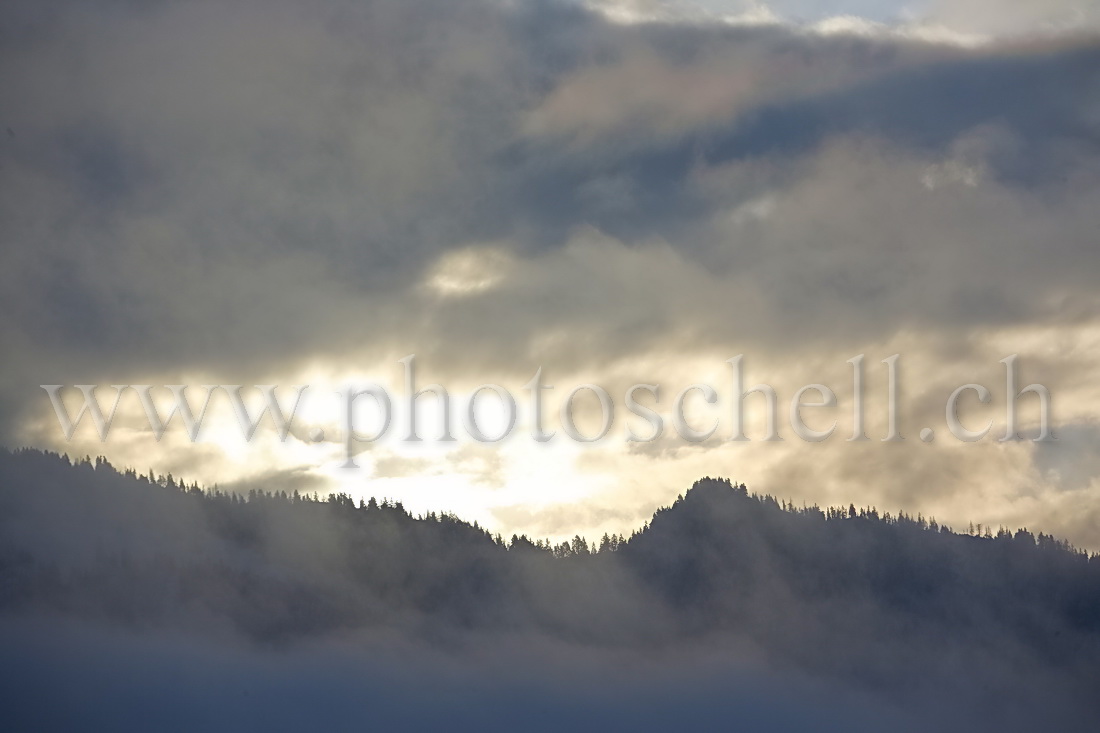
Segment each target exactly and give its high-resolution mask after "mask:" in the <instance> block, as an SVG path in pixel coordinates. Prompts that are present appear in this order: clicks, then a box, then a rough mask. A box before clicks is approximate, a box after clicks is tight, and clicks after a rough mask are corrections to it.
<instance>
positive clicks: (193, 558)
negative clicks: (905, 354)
mask: <svg viewBox="0 0 1100 733" xmlns="http://www.w3.org/2000/svg"><path fill="white" fill-rule="evenodd" d="M0 578H2V581H0V614H2V615H3V616H2V617H3V618H4V619H12V618H35V619H57V620H63V619H75V620H79V621H80V623H82V624H96V625H101V626H103V627H105V628H119V629H142V630H146V631H148V630H153V631H156V630H162V631H172V632H173V633H177V632H178V633H189V634H198V635H200V636H205V637H209V638H234V639H243V640H244V643H247V644H250V645H256V644H258V645H261V646H267V647H275V648H280V647H285V646H286V645H293V644H295V643H298V642H302V641H308V640H316V639H325V638H341V637H342V636H346V635H348V634H355V633H368V632H371V633H373V632H378V631H385V632H386V633H391V634H396V635H399V636H401V637H402V638H409V639H415V640H416V641H417V643H423V644H427V645H430V646H435V647H439V648H447V647H448V645H454V644H456V643H460V642H459V641H458V640H460V639H462V638H468V637H469V636H470V635H476V637H477V638H478V639H481V640H482V643H484V640H490V642H489V643H492V641H491V640H494V639H496V640H504V639H509V640H514V639H516V638H523V639H540V640H542V642H540V643H555V644H564V645H569V646H570V647H571V648H577V647H580V648H584V649H588V650H595V651H594V653H599V651H600V650H604V651H607V652H615V651H621V650H630V651H632V652H639V651H641V652H645V653H661V652H668V651H669V650H679V651H680V652H683V651H684V650H688V649H697V648H700V647H703V648H705V647H707V646H711V647H713V648H717V647H718V646H721V648H723V649H730V650H735V651H731V652H730V653H731V654H736V655H739V658H741V659H755V660H764V663H766V665H767V666H768V668H769V669H776V668H778V669H788V670H796V671H797V672H798V673H799V674H808V675H812V676H815V677H820V678H825V679H829V680H844V681H846V682H845V684H854V685H857V686H858V689H865V690H872V691H874V692H876V693H883V694H885V695H886V697H887V699H889V700H891V701H892V702H894V703H896V702H897V701H898V700H910V701H912V700H913V699H915V698H916V697H918V696H920V695H925V694H940V692H937V690H939V689H940V688H941V687H942V688H944V689H947V688H951V689H952V690H953V691H956V692H957V691H959V690H968V691H967V692H958V694H959V695H961V696H962V697H965V698H967V699H968V700H971V701H973V700H976V699H978V698H979V697H981V696H987V697H988V700H987V702H988V701H989V700H993V699H996V700H998V701H1001V702H998V703H997V704H998V705H1001V704H1002V703H1003V704H1004V705H1005V706H1007V707H1003V708H998V709H999V710H1000V713H999V714H1003V716H1004V720H1005V721H1006V725H1008V727H1009V728H1011V727H1012V726H1011V725H1010V723H1011V722H1012V721H1016V722H1019V721H1022V720H1031V719H1033V718H1034V719H1042V720H1054V719H1061V718H1060V717H1059V715H1057V714H1054V713H1053V712H1052V711H1051V709H1048V708H1047V707H1046V706H1051V708H1056V709H1057V710H1058V711H1060V715H1061V716H1064V717H1065V720H1063V721H1062V723H1061V724H1062V725H1064V726H1066V728H1065V729H1072V728H1073V726H1074V724H1075V723H1076V722H1079V721H1081V720H1083V719H1084V718H1083V717H1082V715H1083V714H1084V713H1083V712H1082V711H1083V710H1084V711H1088V714H1089V715H1091V714H1092V713H1093V712H1095V711H1096V709H1097V707H1100V706H1098V704H1097V702H1096V695H1095V694H1094V693H1095V692H1096V680H1097V679H1100V654H1098V652H1100V643H1098V642H1100V557H1097V556H1093V557H1090V556H1089V555H1088V554H1087V553H1084V552H1081V551H1079V550H1076V549H1074V548H1073V547H1071V546H1070V545H1069V544H1068V543H1066V542H1062V541H1059V540H1056V539H1054V538H1053V537H1050V536H1047V535H1042V534H1040V535H1037V536H1036V535H1033V534H1031V533H1030V532H1028V531H1026V530H1018V531H1015V532H1009V531H1008V530H1005V529H1000V530H998V531H997V532H996V533H995V534H993V533H992V532H990V531H988V530H986V531H983V528H978V529H972V530H970V531H968V532H967V533H964V534H963V533H957V532H954V531H952V530H951V529H950V528H948V527H946V526H942V525H939V524H937V523H936V522H935V521H934V520H926V519H925V518H924V517H920V516H918V517H916V518H914V517H910V516H907V515H905V514H898V515H890V514H879V513H878V511H877V510H875V509H873V508H866V509H859V510H857V509H856V507H854V506H849V507H848V508H847V509H837V508H833V509H824V510H823V509H820V508H818V507H816V506H815V507H795V506H792V505H791V504H788V503H785V502H781V501H777V500H776V499H775V498H773V497H771V496H758V495H754V494H751V493H749V492H748V491H747V489H746V487H745V486H744V485H738V484H734V483H731V482H730V481H727V480H724V479H712V478H705V479H702V480H700V481H698V482H696V483H695V485H694V486H693V487H692V488H691V489H690V490H689V491H687V492H686V494H684V495H683V496H682V497H680V498H679V499H677V501H676V502H675V503H674V504H673V505H672V506H670V507H667V508H663V509H660V510H658V511H657V512H656V513H655V514H654V516H653V518H652V520H651V521H650V522H648V523H647V524H646V525H645V526H644V527H643V528H642V529H640V530H638V531H636V532H635V533H634V534H633V535H632V536H630V537H629V538H626V537H610V536H604V537H603V538H602V539H601V540H600V541H599V542H596V543H591V544H590V543H589V542H588V541H587V540H586V539H584V538H581V537H575V538H574V539H573V541H572V542H569V543H562V544H558V545H553V544H551V543H549V542H545V541H541V540H540V541H532V540H531V539H529V538H526V537H516V536H513V537H512V538H510V539H508V540H505V539H504V538H501V537H499V536H496V537H494V536H492V535H491V534H490V533H489V532H488V531H486V530H485V529H483V528H481V527H479V526H478V525H477V524H476V523H475V524H470V523H467V522H465V521H462V520H460V519H458V518H456V517H454V516H452V515H447V514H435V513H430V514H428V515H427V516H424V517H419V518H416V517H413V516H410V514H409V513H408V512H406V511H405V510H404V508H403V507H402V506H401V504H399V503H391V502H383V503H381V504H379V503H377V502H375V501H374V500H373V499H372V500H370V501H368V502H359V503H355V502H354V501H353V500H352V499H351V498H350V497H348V496H346V495H334V496H327V497H324V498H318V497H316V496H303V495H298V494H297V493H294V494H289V495H288V494H287V493H286V492H284V491H278V492H261V491H252V492H249V493H248V495H247V496H241V495H237V494H234V493H226V492H222V491H219V490H217V489H214V490H206V491H204V490H202V489H200V488H199V487H198V486H196V485H192V486H190V487H188V486H184V485H183V484H182V483H180V482H177V481H175V480H174V479H173V478H172V477H170V476H169V477H156V478H154V477H153V476H151V475H150V476H141V475H138V474H136V473H135V472H133V471H123V472H119V471H117V470H116V469H115V468H113V467H112V466H111V465H110V464H108V463H107V462H106V461H105V460H103V459H97V460H96V461H95V462H94V463H93V462H91V461H87V460H85V461H81V462H77V463H72V462H70V460H69V459H68V458H66V457H64V456H58V455H56V454H51V453H42V452H38V451H32V450H19V451H15V452H8V451H0ZM929 690H931V692H929ZM1006 700H1007V701H1008V702H1004V701H1006ZM945 704H946V703H945ZM975 704H977V703H975ZM1013 706H1016V707H1013ZM1028 706H1031V707H1028ZM1025 708H1026V709H1025ZM1035 710H1038V711H1040V712H1039V713H1036V714H1035V716H1032V717H1027V715H1026V713H1027V712H1028V711H1031V712H1034V711H1035ZM1052 716H1053V717H1052Z"/></svg>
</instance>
